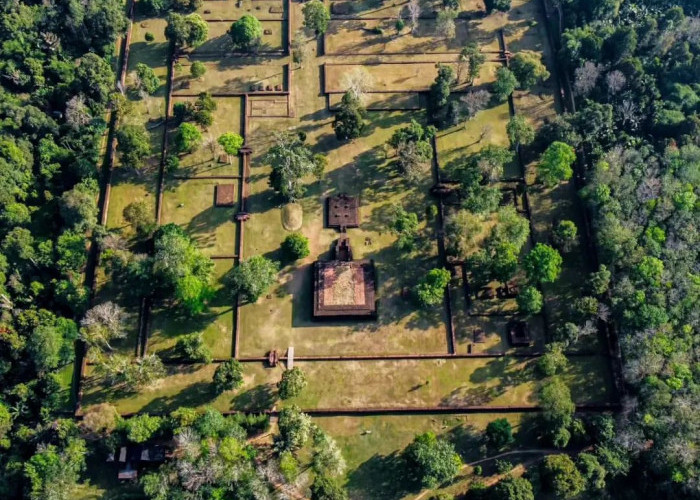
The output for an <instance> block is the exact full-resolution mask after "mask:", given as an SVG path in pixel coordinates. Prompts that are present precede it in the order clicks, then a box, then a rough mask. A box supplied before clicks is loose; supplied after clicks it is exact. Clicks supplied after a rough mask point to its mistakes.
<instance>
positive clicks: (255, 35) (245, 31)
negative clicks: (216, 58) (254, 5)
mask: <svg viewBox="0 0 700 500" xmlns="http://www.w3.org/2000/svg"><path fill="white" fill-rule="evenodd" d="M228 34H229V36H230V37H231V41H232V42H233V46H234V47H236V48H239V49H243V50H252V49H254V48H255V47H257V46H258V45H259V44H260V40H261V38H262V35H263V29H262V24H260V21H258V18H257V17H255V16H253V15H251V14H244V15H242V16H241V17H240V18H239V19H238V20H237V21H236V22H235V23H233V24H232V25H231V29H229V31H228Z"/></svg>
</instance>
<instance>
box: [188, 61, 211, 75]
mask: <svg viewBox="0 0 700 500" xmlns="http://www.w3.org/2000/svg"><path fill="white" fill-rule="evenodd" d="M206 72H207V67H206V66H205V65H204V63H203V62H202V61H195V62H193V63H192V66H190V75H192V78H201V77H202V76H204V74H205V73H206Z"/></svg>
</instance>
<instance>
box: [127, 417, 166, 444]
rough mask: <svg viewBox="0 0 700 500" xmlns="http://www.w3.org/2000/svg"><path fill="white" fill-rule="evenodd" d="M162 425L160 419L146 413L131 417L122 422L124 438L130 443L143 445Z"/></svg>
mask: <svg viewBox="0 0 700 500" xmlns="http://www.w3.org/2000/svg"><path fill="white" fill-rule="evenodd" d="M162 423H163V419H162V418H160V417H152V416H150V415H148V414H147V413H144V414H142V415H137V416H135V417H132V418H130V419H128V420H125V421H124V428H125V430H126V438H127V439H128V440H129V441H131V442H132V443H145V442H146V441H148V440H149V439H150V438H151V437H152V436H153V435H154V434H155V433H156V432H157V431H159V430H160V427H161V424H162Z"/></svg>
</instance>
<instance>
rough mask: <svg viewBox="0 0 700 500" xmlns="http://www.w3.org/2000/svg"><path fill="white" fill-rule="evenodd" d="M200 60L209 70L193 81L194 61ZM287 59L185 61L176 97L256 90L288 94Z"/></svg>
mask: <svg viewBox="0 0 700 500" xmlns="http://www.w3.org/2000/svg"><path fill="white" fill-rule="evenodd" d="M196 60H199V61H200V62H202V63H204V65H205V66H206V68H207V72H206V73H205V75H204V76H203V77H201V78H198V79H193V78H191V77H190V66H191V63H192V61H196ZM286 64H287V58H286V57H271V58H262V57H258V58H241V57H221V58H217V59H209V58H205V59H201V58H196V57H191V58H190V59H189V60H183V61H182V71H181V72H180V73H178V74H176V75H175V84H174V87H173V90H174V94H175V95H178V94H188V95H192V94H199V93H200V92H209V93H212V94H219V95H222V94H223V95H227V94H231V95H234V94H243V93H245V92H251V91H253V90H256V89H257V88H258V87H259V86H260V85H262V86H263V89H266V88H267V87H268V86H269V87H270V88H271V89H273V90H274V89H275V88H277V87H280V88H281V89H282V90H286V88H287V87H286V85H287V82H286V69H285V65H286Z"/></svg>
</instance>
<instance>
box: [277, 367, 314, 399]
mask: <svg viewBox="0 0 700 500" xmlns="http://www.w3.org/2000/svg"><path fill="white" fill-rule="evenodd" d="M306 385H307V381H306V374H304V372H303V371H302V370H301V368H297V367H294V368H292V369H291V370H285V371H284V373H282V380H280V381H279V383H278V384H277V388H278V390H279V395H280V398H282V399H289V398H293V397H296V396H298V395H299V394H301V391H303V390H304V387H306Z"/></svg>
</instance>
